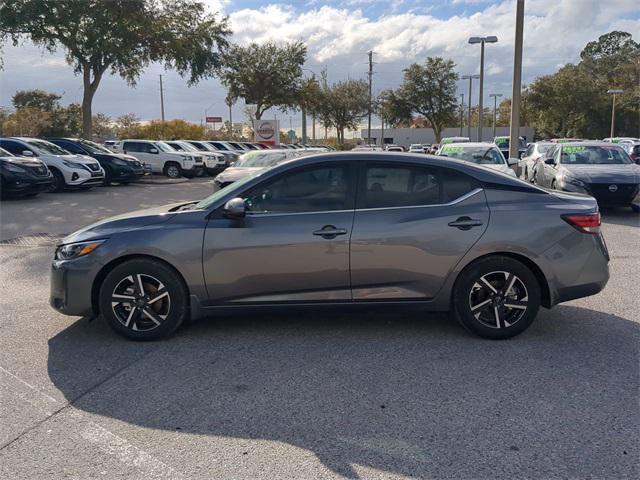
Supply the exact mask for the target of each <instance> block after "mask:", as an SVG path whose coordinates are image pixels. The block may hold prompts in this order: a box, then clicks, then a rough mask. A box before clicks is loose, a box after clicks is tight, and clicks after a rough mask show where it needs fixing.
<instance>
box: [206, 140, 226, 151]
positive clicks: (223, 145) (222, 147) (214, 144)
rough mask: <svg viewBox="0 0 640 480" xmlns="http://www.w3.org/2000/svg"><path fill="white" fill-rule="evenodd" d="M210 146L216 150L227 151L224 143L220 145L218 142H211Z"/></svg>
mask: <svg viewBox="0 0 640 480" xmlns="http://www.w3.org/2000/svg"><path fill="white" fill-rule="evenodd" d="M210 144H211V145H213V146H214V147H215V148H217V149H218V150H229V149H228V148H227V146H226V145H225V144H224V143H220V142H211V143H210Z"/></svg>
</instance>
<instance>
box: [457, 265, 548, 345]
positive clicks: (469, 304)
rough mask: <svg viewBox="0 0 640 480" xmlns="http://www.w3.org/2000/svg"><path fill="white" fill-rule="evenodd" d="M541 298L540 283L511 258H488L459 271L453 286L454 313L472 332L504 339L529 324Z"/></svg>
mask: <svg viewBox="0 0 640 480" xmlns="http://www.w3.org/2000/svg"><path fill="white" fill-rule="evenodd" d="M540 298H541V292H540V284H539V283H538V280H537V279H536V276H535V275H534V274H533V272H532V271H531V270H530V269H529V267H527V266H526V265H524V264H523V263H521V262H519V261H517V260H515V259H513V258H510V257H504V256H491V257H486V258H483V259H480V260H478V261H476V262H474V263H472V264H471V265H470V266H468V267H467V268H465V269H464V270H463V271H462V273H461V274H460V276H459V277H458V280H457V281H456V284H455V287H454V292H453V310H454V315H455V317H456V319H457V320H458V321H459V322H460V323H461V324H462V325H463V326H464V327H465V328H467V329H468V330H469V331H471V332H472V333H475V334H476V335H479V336H481V337H484V338H491V339H504V338H510V337H513V336H515V335H518V334H520V333H522V332H523V331H524V330H526V329H527V328H528V327H529V326H530V325H531V323H532V322H533V320H534V319H535V317H536V315H537V314H538V310H539V309H540Z"/></svg>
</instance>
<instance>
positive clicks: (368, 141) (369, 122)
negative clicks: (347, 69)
mask: <svg viewBox="0 0 640 480" xmlns="http://www.w3.org/2000/svg"><path fill="white" fill-rule="evenodd" d="M372 82H373V51H372V50H369V115H368V120H367V144H370V143H371V107H372V105H371V103H372V101H373V99H372V97H371V84H372Z"/></svg>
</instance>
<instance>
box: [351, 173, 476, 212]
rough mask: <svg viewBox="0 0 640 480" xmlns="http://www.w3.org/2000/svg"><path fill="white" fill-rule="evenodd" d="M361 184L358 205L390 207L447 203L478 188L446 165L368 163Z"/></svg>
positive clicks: (471, 180) (473, 181)
mask: <svg viewBox="0 0 640 480" xmlns="http://www.w3.org/2000/svg"><path fill="white" fill-rule="evenodd" d="M363 187H364V188H363V189H364V193H363V194H360V195H359V196H360V198H361V201H360V202H359V203H360V204H361V205H359V207H358V208H389V207H408V206H420V205H441V204H445V203H449V202H452V201H454V200H456V199H458V198H460V197H462V196H463V195H466V194H467V193H469V192H471V191H473V190H474V189H476V188H478V183H477V182H476V181H475V180H474V179H473V178H471V177H469V176H468V175H465V174H463V173H459V172H457V171H455V170H450V169H447V168H436V167H420V166H378V165H371V166H368V167H367V168H366V174H365V179H364V186H363Z"/></svg>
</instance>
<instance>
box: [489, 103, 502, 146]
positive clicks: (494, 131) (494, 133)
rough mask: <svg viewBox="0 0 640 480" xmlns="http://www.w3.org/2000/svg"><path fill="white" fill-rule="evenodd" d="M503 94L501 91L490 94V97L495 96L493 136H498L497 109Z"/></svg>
mask: <svg viewBox="0 0 640 480" xmlns="http://www.w3.org/2000/svg"><path fill="white" fill-rule="evenodd" d="M501 96H502V94H501V93H492V94H490V95H489V98H492V97H493V138H496V109H497V105H498V103H497V102H498V98H500V97H501Z"/></svg>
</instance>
